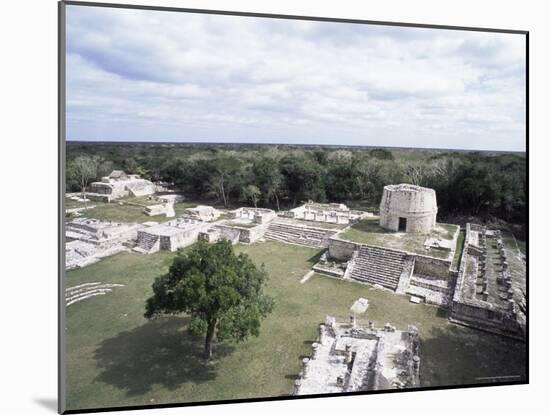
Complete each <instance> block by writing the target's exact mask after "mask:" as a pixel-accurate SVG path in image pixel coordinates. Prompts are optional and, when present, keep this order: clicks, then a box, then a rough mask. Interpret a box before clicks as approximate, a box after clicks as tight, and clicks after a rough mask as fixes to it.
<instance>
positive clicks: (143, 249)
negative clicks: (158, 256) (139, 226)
mask: <svg viewBox="0 0 550 415" xmlns="http://www.w3.org/2000/svg"><path fill="white" fill-rule="evenodd" d="M133 250H134V251H135V252H139V253H142V254H150V253H153V252H157V251H158V250H160V237H159V236H158V235H152V234H150V233H147V232H139V233H138V239H137V246H136V247H135V248H134V249H133Z"/></svg>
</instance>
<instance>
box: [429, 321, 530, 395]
mask: <svg viewBox="0 0 550 415" xmlns="http://www.w3.org/2000/svg"><path fill="white" fill-rule="evenodd" d="M420 357H421V364H420V382H421V386H451V385H471V384H488V383H500V382H504V381H518V382H520V381H525V380H526V369H527V366H526V347H525V343H523V342H521V341H519V340H514V339H511V338H507V337H503V336H499V335H497V334H492V333H487V332H485V331H481V330H477V329H474V328H470V327H464V326H460V325H456V324H452V323H449V324H448V325H447V326H445V327H442V328H438V327H433V328H432V329H431V330H430V332H429V334H428V333H426V335H424V336H421V337H420Z"/></svg>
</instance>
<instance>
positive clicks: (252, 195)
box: [243, 184, 262, 208]
mask: <svg viewBox="0 0 550 415" xmlns="http://www.w3.org/2000/svg"><path fill="white" fill-rule="evenodd" d="M261 195H262V192H261V191H260V189H258V187H257V186H254V185H253V184H249V185H248V186H246V187H245V188H244V189H243V196H244V197H245V198H246V199H247V200H250V201H251V202H252V204H253V205H254V207H255V208H257V207H258V200H260V196H261Z"/></svg>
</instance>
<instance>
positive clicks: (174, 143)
mask: <svg viewBox="0 0 550 415" xmlns="http://www.w3.org/2000/svg"><path fill="white" fill-rule="evenodd" d="M65 141H66V142H67V143H69V142H70V143H90V144H158V145H165V144H172V145H186V144H187V145H251V146H298V147H341V148H344V147H353V148H373V149H376V148H383V149H394V150H401V149H406V150H439V151H461V152H498V153H527V149H524V150H496V149H472V148H450V147H407V146H390V145H370V144H305V143H277V142H265V143H257V142H255V143H248V142H242V141H206V142H204V141H145V140H144V141H139V140H138V141H131V140H74V139H66V140H65Z"/></svg>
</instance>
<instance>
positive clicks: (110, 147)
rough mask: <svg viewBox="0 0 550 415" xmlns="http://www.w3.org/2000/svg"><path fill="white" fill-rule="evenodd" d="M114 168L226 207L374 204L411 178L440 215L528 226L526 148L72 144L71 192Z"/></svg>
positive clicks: (69, 155)
mask: <svg viewBox="0 0 550 415" xmlns="http://www.w3.org/2000/svg"><path fill="white" fill-rule="evenodd" d="M83 166H84V167H83ZM113 169H122V170H125V171H127V172H129V173H135V174H140V175H142V176H143V177H145V178H148V179H150V180H152V181H165V182H169V183H173V184H174V186H175V187H176V188H177V189H179V190H181V191H182V192H184V193H185V194H187V195H189V197H192V198H197V199H201V200H204V201H209V200H210V201H216V202H219V203H223V204H224V205H225V206H227V207H229V206H237V205H239V204H243V203H246V204H252V205H257V206H265V207H271V208H275V209H285V208H289V207H293V206H296V205H297V204H299V203H300V202H302V201H307V200H315V201H319V202H344V203H348V204H349V205H350V206H356V207H359V206H361V207H364V208H370V209H374V210H376V209H377V207H378V203H379V201H380V197H381V195H382V189H383V187H384V186H385V185H386V184H394V183H411V184H417V185H420V186H426V187H431V188H433V189H435V190H436V192H437V199H438V205H439V216H440V217H441V216H447V217H449V216H453V215H457V216H459V215H465V216H467V215H471V216H476V217H480V218H499V219H502V220H505V221H507V222H511V223H516V224H521V225H524V224H525V222H526V215H527V199H526V197H527V195H526V192H527V165H526V157H525V153H488V152H483V153H482V152H464V151H442V150H412V149H410V150H409V149H371V148H347V147H315V146H287V145H246V144H242V145H237V144H115V143H113V144H106V143H105V144H104V143H76V142H69V143H67V191H79V190H80V189H81V188H82V186H86V185H87V184H88V183H89V182H91V181H93V180H96V179H99V178H100V177H101V176H104V175H107V174H108V173H109V172H110V171H111V170H113ZM84 176H86V177H84Z"/></svg>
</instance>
